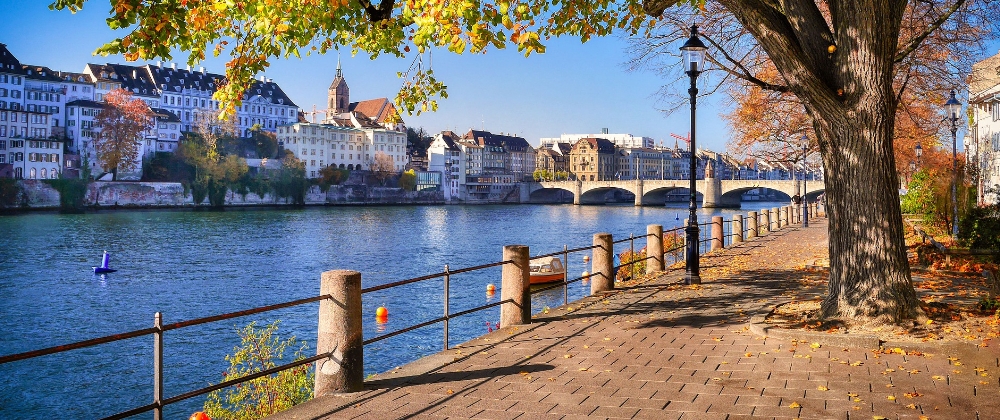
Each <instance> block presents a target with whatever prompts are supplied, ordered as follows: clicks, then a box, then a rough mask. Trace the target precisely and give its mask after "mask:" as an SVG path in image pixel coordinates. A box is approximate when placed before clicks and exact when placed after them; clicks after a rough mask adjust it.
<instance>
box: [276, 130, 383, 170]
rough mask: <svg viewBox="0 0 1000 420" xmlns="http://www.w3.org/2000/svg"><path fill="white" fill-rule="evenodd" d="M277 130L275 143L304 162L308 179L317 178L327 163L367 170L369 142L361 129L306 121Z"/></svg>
mask: <svg viewBox="0 0 1000 420" xmlns="http://www.w3.org/2000/svg"><path fill="white" fill-rule="evenodd" d="M277 130H278V133H277V136H278V144H282V145H284V148H285V150H287V151H290V152H292V153H293V154H294V155H295V157H296V158H298V159H299V160H301V161H302V162H304V163H305V166H306V177H308V178H317V177H319V171H320V170H322V169H323V168H325V167H327V166H330V165H333V166H334V167H335V168H337V169H347V170H352V171H353V170H364V169H366V168H367V167H368V163H369V162H370V150H371V148H370V147H371V142H369V141H368V139H367V136H366V133H365V131H364V130H361V129H357V128H354V127H340V126H336V125H331V124H317V123H305V122H297V123H294V124H285V125H281V126H278V129H277ZM366 149H367V151H368V153H366ZM365 156H369V157H368V158H366V157H365Z"/></svg>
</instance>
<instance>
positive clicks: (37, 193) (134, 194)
mask: <svg viewBox="0 0 1000 420" xmlns="http://www.w3.org/2000/svg"><path fill="white" fill-rule="evenodd" d="M21 186H22V187H23V188H24V191H25V193H26V194H27V196H28V207H31V208H58V207H59V192H58V191H56V190H55V189H54V188H52V186H50V185H49V184H46V183H45V182H43V181H37V180H24V181H21ZM84 201H85V202H86V203H87V205H95V204H96V205H97V206H100V207H114V206H119V207H194V199H193V198H192V197H191V193H190V191H187V192H185V191H184V186H183V185H181V184H180V183H178V182H103V181H98V182H92V183H90V185H89V186H88V187H87V195H86V198H85V200H84ZM305 201H306V205H324V204H443V203H444V195H443V194H442V193H441V192H422V191H417V192H409V191H403V190H401V189H399V188H378V187H375V188H372V187H368V186H364V185H352V186H340V185H335V186H332V187H330V190H329V191H327V192H325V193H324V192H322V191H320V189H319V187H317V186H312V187H310V188H309V190H308V191H307V192H306V200H305ZM285 204H290V203H289V202H286V200H285V199H283V198H276V197H273V196H271V195H270V194H265V195H264V196H263V197H261V196H258V195H257V194H254V193H249V194H247V195H246V196H243V195H240V194H236V193H233V192H229V194H228V195H227V196H226V205H227V206H268V205H285ZM202 205H204V206H207V205H208V201H207V200H206V201H205V202H204V203H202Z"/></svg>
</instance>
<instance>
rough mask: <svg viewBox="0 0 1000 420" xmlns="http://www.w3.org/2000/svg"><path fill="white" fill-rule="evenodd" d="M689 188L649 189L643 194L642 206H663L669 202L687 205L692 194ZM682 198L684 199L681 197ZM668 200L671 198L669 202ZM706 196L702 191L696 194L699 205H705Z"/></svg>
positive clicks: (667, 187)
mask: <svg viewBox="0 0 1000 420" xmlns="http://www.w3.org/2000/svg"><path fill="white" fill-rule="evenodd" d="M688 191H689V190H688V188H687V187H678V186H666V187H655V188H652V189H649V188H647V189H646V190H645V191H643V194H642V205H644V206H663V205H666V204H667V202H671V203H686V202H688V199H689V198H688V197H689V195H688V194H690V193H689V192H688ZM679 196H682V197H679ZM668 198H671V199H670V200H668ZM704 198H705V196H704V195H703V194H702V192H701V191H696V192H695V200H696V202H697V203H698V205H701V203H703V200H704Z"/></svg>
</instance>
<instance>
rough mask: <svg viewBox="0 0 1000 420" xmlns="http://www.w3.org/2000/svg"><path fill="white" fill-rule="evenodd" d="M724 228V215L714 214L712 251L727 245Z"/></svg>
mask: <svg viewBox="0 0 1000 420" xmlns="http://www.w3.org/2000/svg"><path fill="white" fill-rule="evenodd" d="M725 239H726V238H725V235H724V234H723V229H722V216H712V251H715V250H717V249H723V248H725V247H726V241H725Z"/></svg>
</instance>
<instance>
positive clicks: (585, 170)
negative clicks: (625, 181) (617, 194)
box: [569, 137, 616, 181]
mask: <svg viewBox="0 0 1000 420" xmlns="http://www.w3.org/2000/svg"><path fill="white" fill-rule="evenodd" d="M615 163H616V162H615V144H614V143H612V142H611V141H610V140H607V139H599V138H594V137H588V138H583V139H580V140H578V141H577V142H576V143H575V144H574V145H573V149H572V150H571V151H570V152H569V168H570V173H571V174H572V176H573V177H575V178H576V179H578V180H581V181H607V180H612V179H614V176H615V167H616V165H615Z"/></svg>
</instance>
